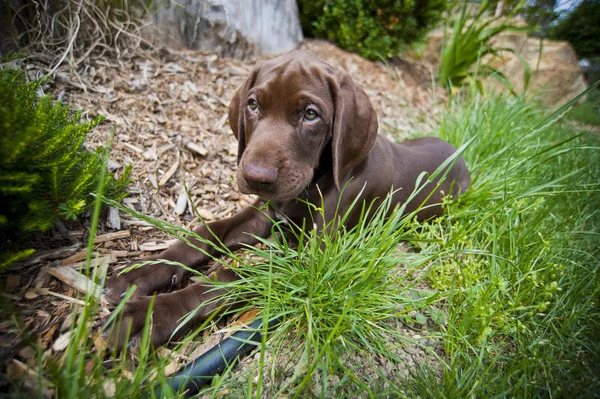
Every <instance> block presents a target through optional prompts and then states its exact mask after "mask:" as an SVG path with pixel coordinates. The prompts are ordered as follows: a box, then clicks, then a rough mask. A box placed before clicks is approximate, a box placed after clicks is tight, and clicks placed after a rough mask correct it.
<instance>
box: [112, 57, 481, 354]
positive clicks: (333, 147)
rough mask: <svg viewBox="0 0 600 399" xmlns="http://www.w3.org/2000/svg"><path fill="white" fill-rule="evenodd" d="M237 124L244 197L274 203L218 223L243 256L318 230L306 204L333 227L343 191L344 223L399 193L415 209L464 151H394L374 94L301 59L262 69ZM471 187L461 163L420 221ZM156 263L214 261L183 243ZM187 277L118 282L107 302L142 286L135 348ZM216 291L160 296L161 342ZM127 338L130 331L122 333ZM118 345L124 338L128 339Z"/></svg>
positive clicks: (198, 288) (225, 276)
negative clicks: (282, 221) (292, 231)
mask: <svg viewBox="0 0 600 399" xmlns="http://www.w3.org/2000/svg"><path fill="white" fill-rule="evenodd" d="M229 124H230V126H231V130H232V131H233V134H234V135H235V137H236V138H237V139H238V142H239V150H238V171H237V179H238V185H239V188H240V191H242V192H244V193H252V194H257V195H258V196H260V198H261V200H259V201H258V202H257V204H255V205H256V207H259V206H262V205H263V204H264V203H265V202H266V200H271V203H270V206H269V207H268V209H267V210H266V213H267V214H266V215H265V214H264V213H263V212H264V210H263V211H259V210H257V209H256V208H254V207H251V208H248V209H245V210H244V211H242V212H240V213H238V214H236V215H234V216H233V217H231V218H229V219H224V220H220V221H217V222H213V223H210V224H209V227H210V229H211V230H212V232H213V233H214V234H215V235H216V236H218V237H219V239H220V240H221V242H223V243H224V244H225V245H226V246H227V247H228V248H230V249H232V250H235V249H237V248H240V247H241V245H243V244H250V245H253V244H255V243H256V239H255V238H253V237H252V236H253V235H254V236H259V237H267V236H268V235H269V234H270V232H271V225H272V224H271V221H270V219H269V217H271V218H273V219H277V218H281V217H282V215H284V217H285V218H287V219H288V220H290V221H292V222H294V223H296V224H298V225H300V226H301V225H302V220H303V219H306V220H307V221H312V220H313V219H312V218H311V215H310V214H309V209H308V207H307V205H306V204H304V203H303V202H302V201H298V200H297V199H302V200H304V201H308V202H311V203H315V204H317V205H320V204H321V197H320V194H319V191H320V193H322V195H323V200H324V202H325V219H326V220H322V218H321V217H320V215H319V214H315V215H312V216H313V217H314V220H315V225H316V228H317V229H320V228H321V227H322V226H323V225H324V223H326V222H328V221H329V220H331V218H332V217H333V213H334V211H335V209H336V205H337V203H338V198H339V196H340V192H341V189H342V188H343V187H344V186H345V185H346V188H345V190H344V193H343V197H342V199H341V202H340V209H339V212H340V214H344V213H345V212H346V211H347V210H348V208H349V206H350V204H351V203H352V201H353V200H354V199H355V198H356V196H357V195H358V194H359V193H360V191H361V190H362V189H363V187H364V191H363V192H362V199H363V200H364V201H367V202H368V203H370V202H371V201H373V200H375V199H377V198H379V199H381V198H384V197H385V196H386V195H387V194H388V193H389V192H390V189H392V188H393V189H398V191H396V193H395V194H394V201H395V202H396V203H404V202H406V200H407V198H408V197H409V195H410V194H411V193H412V191H413V190H414V188H415V180H416V179H417V177H418V176H419V174H420V173H422V172H424V171H425V172H428V173H432V172H434V171H435V170H436V169H437V168H438V167H439V166H440V165H441V164H442V163H443V162H444V161H445V160H446V159H447V158H448V157H450V156H451V155H452V154H453V153H454V152H455V151H456V149H455V148H454V147H453V146H452V145H450V144H448V143H446V142H445V141H443V140H440V139H438V138H432V137H427V138H422V139H415V140H408V141H405V142H403V143H401V144H397V143H392V142H390V141H389V140H387V139H386V138H384V137H382V136H379V135H378V134H377V115H376V114H375V111H374V110H373V106H372V105H371V102H370V101H369V98H368V97H367V95H366V94H365V92H364V91H363V90H362V89H360V88H359V87H357V86H356V85H355V84H354V83H353V82H352V80H351V79H350V78H349V77H348V75H347V74H346V73H344V72H341V71H336V70H335V69H334V68H333V67H331V66H330V65H328V64H326V63H325V62H323V61H321V60H320V59H319V58H317V57H316V56H314V55H312V54H310V53H307V52H304V51H295V52H292V53H289V54H286V55H284V56H281V57H278V58H275V59H272V60H270V61H266V62H259V63H257V64H256V66H255V67H254V69H253V70H252V72H251V73H250V76H249V77H248V79H247V80H246V82H245V83H244V85H243V86H242V87H241V88H240V89H239V90H238V92H237V93H236V94H235V96H234V97H233V99H232V100H231V104H230V106H229ZM469 184H470V176H469V171H468V169H467V167H466V165H465V162H464V160H463V159H462V158H460V159H459V160H458V161H457V162H456V163H455V164H454V166H453V167H452V169H451V170H450V171H449V173H448V177H447V179H446V180H445V181H443V182H442V183H441V186H440V188H439V189H438V190H437V191H435V192H434V193H433V194H432V195H431V197H430V199H429V200H428V206H427V207H425V208H424V209H422V210H420V211H419V213H418V217H419V218H420V219H427V218H431V217H434V216H437V215H440V214H441V213H442V208H441V206H440V205H439V204H440V203H441V199H442V195H444V194H450V195H453V196H455V195H458V194H459V193H460V192H461V191H464V190H465V189H467V187H468V186H469ZM433 186H434V185H433V184H432V185H429V186H428V188H429V189H428V190H427V189H425V190H423V191H421V193H420V194H419V195H418V196H417V197H416V198H415V199H414V200H413V201H411V203H409V204H408V205H407V212H411V211H413V210H414V209H415V208H416V207H417V206H418V205H419V204H421V203H422V202H423V201H424V200H425V199H426V198H427V196H428V195H429V194H430V193H431V190H432V188H433ZM360 209H361V207H360V206H357V207H355V208H354V209H353V210H352V211H351V212H352V213H351V215H350V217H349V218H348V219H347V220H346V224H347V225H348V226H349V227H351V226H353V225H354V224H356V223H357V221H358V218H359V213H360ZM194 231H195V232H196V233H197V234H199V235H200V236H202V237H204V238H206V239H208V240H214V238H213V236H212V235H211V234H210V233H209V232H208V231H207V229H206V228H205V227H204V226H200V227H198V228H196V229H195V230H194ZM195 244H196V245H198V246H199V247H201V248H202V249H204V250H205V251H207V252H208V253H210V254H215V252H216V251H215V250H214V249H212V248H209V246H208V245H206V244H201V243H199V242H196V243H195ZM154 259H167V260H172V261H177V262H181V263H183V264H185V265H187V266H190V267H193V268H199V267H200V266H201V265H202V264H203V263H205V262H206V261H208V259H209V258H208V256H206V255H205V254H203V253H202V252H200V251H197V250H195V249H193V248H191V247H189V246H188V245H187V244H185V243H183V242H178V243H177V244H175V245H173V246H172V247H171V248H169V249H167V250H166V251H165V252H163V253H161V254H160V255H158V256H155V257H154ZM184 277H185V271H184V270H183V269H182V268H179V267H176V266H171V265H167V264H158V265H153V266H148V267H144V268H139V269H135V270H133V271H131V272H129V273H125V274H122V275H121V276H113V277H112V278H111V279H110V280H109V281H108V284H107V290H106V295H107V298H108V299H109V301H111V302H112V303H118V302H119V301H120V299H121V295H122V294H123V293H124V292H125V290H126V289H127V288H128V287H129V286H131V285H134V284H135V285H136V286H137V289H136V291H135V294H134V295H135V297H134V298H133V299H132V300H131V301H129V303H127V305H126V307H125V311H124V317H125V318H126V320H128V321H131V323H132V330H131V334H132V337H133V339H134V341H132V344H133V345H135V343H136V342H138V341H135V339H136V338H137V337H138V334H140V333H141V329H142V327H143V325H144V320H145V317H146V312H147V309H148V305H149V302H150V298H151V297H149V296H147V295H150V294H152V293H154V292H160V291H163V290H165V289H167V288H169V287H170V286H171V285H173V284H176V283H178V282H180V281H181V280H182V279H183V278H184ZM212 277H213V278H217V279H219V280H221V281H231V280H234V279H236V278H237V277H236V275H235V273H233V272H232V271H231V270H219V271H217V272H215V273H213V276H212ZM210 288H211V286H210V285H208V284H205V283H196V284H193V285H190V286H188V287H187V288H185V289H183V290H179V291H176V292H172V293H168V294H161V295H158V296H157V297H156V300H155V303H154V317H153V324H152V341H153V343H154V345H160V344H163V343H165V342H166V341H167V340H168V339H169V337H170V336H171V334H172V332H173V331H174V329H175V327H176V326H177V325H178V322H179V320H180V319H181V318H182V317H183V316H185V315H186V314H187V313H188V312H190V311H191V310H193V309H195V308H196V307H198V306H200V305H202V304H203V303H204V302H206V301H207V300H209V299H211V298H214V297H215V296H216V295H219V294H220V293H219V292H218V291H214V290H213V291H209V290H210ZM218 305H219V304H218V303H213V304H212V305H209V306H204V307H202V308H201V309H200V311H199V312H198V313H197V314H196V316H195V320H194V321H195V322H199V321H202V320H205V319H206V318H207V317H208V316H209V315H210V314H211V313H212V312H214V311H215V309H216V308H217V306H218ZM122 330H124V329H122ZM118 336H119V339H118V341H119V344H122V343H123V338H124V334H123V333H120V334H119V335H118Z"/></svg>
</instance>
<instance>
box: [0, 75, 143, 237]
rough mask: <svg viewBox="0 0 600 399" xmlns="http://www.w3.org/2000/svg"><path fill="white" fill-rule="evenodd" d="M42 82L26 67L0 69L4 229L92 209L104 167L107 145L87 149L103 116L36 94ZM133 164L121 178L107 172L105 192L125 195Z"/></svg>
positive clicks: (22, 229)
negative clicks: (85, 115) (89, 116)
mask: <svg viewBox="0 0 600 399" xmlns="http://www.w3.org/2000/svg"><path fill="white" fill-rule="evenodd" d="M43 82H44V81H43V80H38V81H35V82H26V80H25V73H24V72H23V71H22V70H11V69H3V70H1V71H0V203H1V204H2V207H1V208H0V233H3V234H8V236H9V237H10V236H15V235H16V234H18V233H29V232H34V231H44V230H47V229H48V228H50V227H52V226H54V224H55V223H56V222H57V221H58V220H61V219H62V220H75V219H76V218H77V216H78V215H80V214H81V213H82V212H84V211H86V210H87V209H89V207H90V206H91V204H92V200H93V198H92V197H91V196H90V195H89V194H90V193H91V192H92V191H94V190H95V189H96V187H97V186H98V183H99V182H98V179H99V175H100V171H101V170H102V168H104V167H105V162H104V159H103V156H102V153H103V150H102V148H100V149H98V150H97V151H96V152H90V151H87V150H86V149H85V147H84V146H83V143H84V141H85V138H86V135H87V133H88V132H89V131H90V130H92V129H93V128H94V127H95V126H97V125H98V124H99V123H100V122H101V121H102V119H103V118H102V117H97V118H95V119H93V120H92V121H90V122H82V121H81V112H76V113H74V114H73V113H72V112H70V110H69V107H68V106H65V105H62V104H61V103H54V102H53V101H52V100H51V99H50V97H49V96H44V97H41V98H39V99H38V98H37V96H36V91H37V90H38V89H39V88H40V86H41V85H42V84H43ZM130 169H131V168H130V167H128V168H126V169H125V172H124V173H123V175H122V176H121V177H120V178H119V179H114V178H113V176H112V175H111V174H107V175H106V195H107V196H109V197H111V198H115V199H120V198H122V197H123V196H124V195H125V193H124V189H125V186H126V185H127V183H128V182H129V172H130Z"/></svg>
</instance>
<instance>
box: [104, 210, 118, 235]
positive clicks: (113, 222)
mask: <svg viewBox="0 0 600 399" xmlns="http://www.w3.org/2000/svg"><path fill="white" fill-rule="evenodd" d="M106 225H107V226H108V227H110V228H111V229H115V230H121V216H120V215H119V210H118V209H117V208H115V207H114V206H110V207H108V217H107V218H106Z"/></svg>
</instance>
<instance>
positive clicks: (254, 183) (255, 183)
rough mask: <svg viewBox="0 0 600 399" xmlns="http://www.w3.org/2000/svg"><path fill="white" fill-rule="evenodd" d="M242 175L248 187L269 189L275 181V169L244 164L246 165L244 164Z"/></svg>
mask: <svg viewBox="0 0 600 399" xmlns="http://www.w3.org/2000/svg"><path fill="white" fill-rule="evenodd" d="M243 176H244V179H246V182H247V183H248V185H249V186H250V187H253V188H256V189H259V190H270V189H272V188H273V184H274V183H275V182H276V181H277V169H273V168H270V167H265V166H259V165H252V164H246V166H244V171H243Z"/></svg>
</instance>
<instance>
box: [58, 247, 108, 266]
mask: <svg viewBox="0 0 600 399" xmlns="http://www.w3.org/2000/svg"><path fill="white" fill-rule="evenodd" d="M99 255H100V253H99V252H92V258H95V257H97V256H99ZM86 257H87V249H85V250H83V251H79V252H77V253H76V254H74V255H71V256H69V257H68V258H65V259H63V260H61V261H60V264H61V265H70V264H73V263H75V262H79V261H81V260H83V259H85V258H86Z"/></svg>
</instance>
